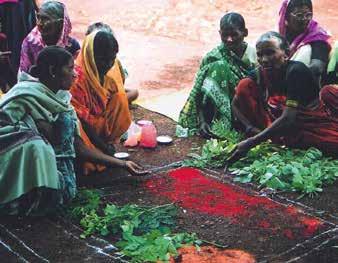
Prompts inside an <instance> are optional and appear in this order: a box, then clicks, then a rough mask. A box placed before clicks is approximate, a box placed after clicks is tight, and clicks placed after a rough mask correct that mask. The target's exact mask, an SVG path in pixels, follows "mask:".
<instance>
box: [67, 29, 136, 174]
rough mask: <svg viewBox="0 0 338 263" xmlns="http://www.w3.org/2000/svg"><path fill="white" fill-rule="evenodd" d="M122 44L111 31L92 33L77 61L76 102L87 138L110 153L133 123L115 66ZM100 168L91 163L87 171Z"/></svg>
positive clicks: (73, 93) (72, 91)
mask: <svg viewBox="0 0 338 263" xmlns="http://www.w3.org/2000/svg"><path fill="white" fill-rule="evenodd" d="M118 48H119V47H118V43H117V41H116V39H115V37H114V36H113V35H112V34H111V33H109V32H107V31H94V32H92V33H91V34H89V35H88V36H87V37H86V38H85V40H84V41H83V47H82V50H81V54H80V56H79V59H78V61H77V62H78V68H77V71H78V78H77V80H76V82H75V84H74V85H73V87H72V88H71V93H72V95H73V98H72V104H73V105H74V107H75V110H76V112H77V115H78V116H79V118H80V120H81V123H82V125H83V128H84V133H82V135H83V136H82V137H83V139H84V141H85V142H86V144H87V145H88V146H89V147H92V148H93V147H98V148H99V149H100V150H102V151H103V152H105V153H107V154H112V153H113V152H114V148H113V144H114V143H115V142H117V141H118V140H119V139H120V137H121V135H122V134H123V133H125V132H126V131H127V129H128V128H129V126H130V124H131V114H130V111H129V105H128V98H127V95H126V92H125V90H124V89H123V86H121V85H117V84H116V82H115V80H114V72H113V71H112V70H111V68H112V66H113V64H114V61H115V58H116V54H117V53H118ZM87 135H88V137H87ZM96 169H97V168H94V167H92V166H91V165H89V164H88V165H86V167H85V173H90V172H91V171H95V170H96ZM100 169H102V168H100Z"/></svg>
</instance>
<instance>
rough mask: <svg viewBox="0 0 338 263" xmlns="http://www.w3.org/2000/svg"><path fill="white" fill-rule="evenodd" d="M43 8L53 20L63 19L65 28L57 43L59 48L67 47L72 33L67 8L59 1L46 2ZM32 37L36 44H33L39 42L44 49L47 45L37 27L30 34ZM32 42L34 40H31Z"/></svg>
mask: <svg viewBox="0 0 338 263" xmlns="http://www.w3.org/2000/svg"><path fill="white" fill-rule="evenodd" d="M41 8H44V11H45V12H46V13H47V14H48V15H49V16H50V17H51V18H53V19H55V20H57V19H63V26H62V30H61V34H60V37H59V40H58V42H57V43H56V45H57V46H59V47H63V48H64V47H66V46H68V45H69V35H70V33H71V31H72V24H71V22H70V18H69V15H68V12H67V8H66V6H65V5H64V4H63V3H61V2H58V1H46V2H44V3H43V4H42V6H41ZM31 34H32V37H34V39H35V42H32V44H34V43H37V42H39V43H40V44H42V45H43V46H44V47H45V46H46V44H45V43H44V41H43V39H42V36H41V33H40V31H39V30H38V28H37V27H35V28H34V29H33V30H32V32H31V33H30V34H29V35H31ZM29 40H32V39H29Z"/></svg>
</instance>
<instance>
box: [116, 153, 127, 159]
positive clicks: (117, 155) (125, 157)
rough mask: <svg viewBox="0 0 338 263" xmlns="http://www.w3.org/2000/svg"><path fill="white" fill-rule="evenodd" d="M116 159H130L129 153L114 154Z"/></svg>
mask: <svg viewBox="0 0 338 263" xmlns="http://www.w3.org/2000/svg"><path fill="white" fill-rule="evenodd" d="M114 157H115V158H117V159H127V158H128V157H129V153H126V152H119V153H114Z"/></svg>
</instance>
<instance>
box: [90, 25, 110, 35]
mask: <svg viewBox="0 0 338 263" xmlns="http://www.w3.org/2000/svg"><path fill="white" fill-rule="evenodd" d="M95 30H98V31H106V32H108V33H110V34H113V30H112V29H111V27H110V26H109V25H108V24H105V23H102V22H95V23H93V24H91V25H90V26H89V27H88V28H87V31H86V36H87V35H89V34H90V33H92V32H93V31H95Z"/></svg>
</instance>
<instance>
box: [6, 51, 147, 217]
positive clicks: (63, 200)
mask: <svg viewBox="0 0 338 263" xmlns="http://www.w3.org/2000/svg"><path fill="white" fill-rule="evenodd" d="M73 68H74V62H73V58H72V55H71V54H70V53H69V52H68V51H66V50H64V49H63V48H61V47H57V46H50V47H47V48H45V49H43V50H42V51H41V52H40V54H39V56H38V58H37V65H36V66H34V67H32V71H31V73H32V74H33V77H35V78H38V79H39V81H34V80H32V78H29V80H27V81H22V82H19V83H18V84H17V85H16V86H14V87H13V88H12V89H11V90H10V91H9V92H8V93H7V94H6V95H4V97H3V98H2V99H1V100H0V145H1V149H0V163H1V169H0V213H6V214H25V215H27V214H33V215H37V214H44V213H48V212H55V210H56V209H57V208H58V207H60V205H64V204H67V203H68V202H69V201H70V200H71V199H72V198H73V197H74V196H75V194H76V176H75V172H74V164H73V163H74V160H75V157H76V158H81V159H85V160H91V161H94V162H97V163H101V164H104V165H107V166H110V167H122V168H125V169H127V170H128V171H129V172H131V173H132V174H143V173H144V172H143V171H141V170H140V167H139V166H138V165H137V164H135V163H133V162H131V161H121V160H118V159H115V158H113V157H110V156H108V155H105V154H103V153H102V152H100V151H93V150H90V149H88V148H87V147H86V146H85V144H84V143H83V141H82V139H81V137H80V136H79V122H78V120H77V117H76V113H75V111H74V109H73V107H72V106H71V105H70V93H69V92H68V90H69V89H70V86H71V85H72V83H73V80H74V76H75V74H74V71H73Z"/></svg>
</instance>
